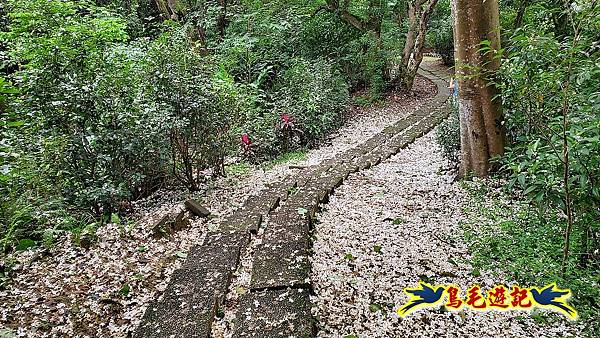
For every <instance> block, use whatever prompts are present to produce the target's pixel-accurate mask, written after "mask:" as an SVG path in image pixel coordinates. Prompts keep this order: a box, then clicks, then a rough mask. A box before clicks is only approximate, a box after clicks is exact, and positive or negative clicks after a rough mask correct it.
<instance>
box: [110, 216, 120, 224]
mask: <svg viewBox="0 0 600 338" xmlns="http://www.w3.org/2000/svg"><path fill="white" fill-rule="evenodd" d="M110 222H111V223H114V224H121V219H120V218H119V215H117V214H111V215H110Z"/></svg>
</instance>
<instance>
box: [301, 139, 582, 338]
mask: <svg viewBox="0 0 600 338" xmlns="http://www.w3.org/2000/svg"><path fill="white" fill-rule="evenodd" d="M449 167H450V165H449V164H448V163H447V162H446V161H445V160H444V159H443V158H442V155H441V153H440V149H439V148H438V146H437V144H436V142H435V134H434V132H430V133H429V134H427V135H426V136H424V137H422V138H420V139H418V140H417V141H416V142H415V143H413V144H412V145H411V146H409V147H408V148H406V149H403V150H401V152H400V153H399V154H397V155H396V156H393V157H392V158H390V159H388V160H387V161H385V162H383V163H382V164H380V165H378V166H376V167H374V168H371V169H370V170H367V171H362V172H359V173H356V174H353V175H351V176H350V177H349V179H348V180H347V181H345V182H344V184H343V185H342V186H341V187H340V188H339V189H337V190H336V192H335V193H334V194H333V196H331V198H330V202H329V204H327V205H326V207H325V208H326V209H325V210H324V211H323V212H322V213H321V214H320V215H319V216H318V221H319V223H318V224H317V226H316V233H315V240H314V255H313V257H312V264H313V265H312V277H311V278H312V282H313V285H314V288H315V296H314V297H313V302H314V304H315V308H314V309H313V312H314V315H315V316H316V318H317V319H318V321H319V324H318V326H319V334H318V337H346V336H352V335H356V336H357V337H525V336H530V337H535V336H540V337H546V336H567V335H575V336H576V335H577V332H578V331H577V327H576V325H572V324H571V323H569V322H567V321H566V320H562V319H561V320H558V321H556V322H553V323H550V324H547V325H545V326H540V325H538V324H536V322H535V321H534V320H533V319H532V318H531V317H529V315H528V313H526V312H522V311H519V312H513V311H511V312H502V313H500V312H474V311H471V310H461V311H460V312H458V313H451V312H442V311H439V310H436V309H424V310H421V311H418V312H414V313H412V314H410V315H409V316H407V317H405V318H404V319H403V318H400V317H398V316H397V315H396V310H397V309H398V307H399V306H401V305H403V304H405V303H406V302H407V301H408V297H407V295H406V294H405V293H404V292H403V290H404V288H406V287H415V286H417V283H418V281H419V280H420V279H421V280H433V283H435V284H455V285H458V286H459V287H460V288H461V289H462V290H463V291H462V292H463V295H462V296H463V297H464V292H465V291H464V290H465V289H466V288H467V287H469V286H471V285H473V284H479V285H480V286H481V287H482V289H483V290H489V289H490V288H491V287H493V286H495V285H497V284H501V283H504V284H506V285H512V284H515V282H514V281H511V280H506V278H505V277H502V276H501V277H495V274H494V273H492V272H491V271H481V272H480V274H481V275H478V276H477V277H474V276H473V274H472V271H473V268H472V267H471V266H470V265H469V264H468V261H469V255H468V252H467V245H466V244H465V243H464V242H463V241H462V232H461V229H460V226H459V225H460V222H461V221H462V220H465V217H466V215H465V214H464V213H463V212H462V210H463V209H462V206H463V205H464V204H465V203H466V202H467V200H466V198H467V193H466V192H465V191H463V190H462V189H461V187H460V184H459V183H454V182H453V181H454V173H452V172H451V171H449V170H447V169H448V168H449Z"/></svg>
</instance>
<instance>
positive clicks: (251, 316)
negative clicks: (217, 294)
mask: <svg viewBox="0 0 600 338" xmlns="http://www.w3.org/2000/svg"><path fill="white" fill-rule="evenodd" d="M237 318H238V322H237V323H236V326H235V330H234V334H233V337H235V338H250V337H252V338H287V337H294V338H311V337H314V336H315V331H316V329H315V327H314V325H313V320H312V317H311V314H310V298H309V292H308V290H305V289H286V290H264V291H259V292H250V293H248V294H246V295H244V297H243V298H242V300H241V303H240V306H239V309H238V312H237Z"/></svg>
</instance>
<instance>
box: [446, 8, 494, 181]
mask: <svg viewBox="0 0 600 338" xmlns="http://www.w3.org/2000/svg"><path fill="white" fill-rule="evenodd" d="M454 1H455V3H454V9H455V12H454V13H455V25H454V26H455V33H456V34H455V49H456V59H457V60H458V64H457V78H458V84H459V99H458V104H459V116H460V128H461V131H460V136H461V154H460V158H461V159H460V162H461V163H460V173H459V174H460V176H462V177H464V176H467V175H468V174H470V173H472V174H474V175H476V176H486V175H487V174H488V173H489V171H490V169H491V167H490V158H491V157H493V156H496V155H500V154H502V153H503V152H504V134H503V131H502V125H501V106H500V102H499V101H498V100H495V99H494V98H495V96H496V94H497V90H496V88H495V86H493V84H492V83H491V82H490V81H489V80H490V79H489V77H490V76H492V75H493V74H494V72H495V71H496V70H497V69H498V67H499V65H500V63H499V60H498V59H494V58H493V53H490V52H487V53H484V52H480V51H479V50H480V48H481V42H482V41H483V40H488V41H490V47H491V48H492V49H494V50H498V49H499V48H500V32H499V27H500V25H499V14H498V2H497V0H454Z"/></svg>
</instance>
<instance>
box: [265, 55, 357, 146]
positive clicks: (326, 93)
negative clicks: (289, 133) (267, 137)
mask: <svg viewBox="0 0 600 338" xmlns="http://www.w3.org/2000/svg"><path fill="white" fill-rule="evenodd" d="M274 97H275V102H276V103H275V107H276V108H275V109H276V111H277V113H279V114H286V115H288V116H290V117H291V119H292V121H293V122H294V124H295V125H296V127H297V128H299V129H300V130H301V131H302V134H303V138H304V143H310V142H312V141H314V140H318V139H319V138H321V137H322V136H323V135H324V134H325V132H327V131H328V130H330V129H331V128H333V127H334V126H335V124H336V122H337V121H339V116H340V114H341V113H342V112H343V111H344V110H345V108H346V106H347V104H348V101H349V95H348V87H347V85H346V83H345V82H344V80H343V79H342V77H341V76H340V75H339V73H338V72H337V71H335V70H334V69H333V67H332V65H331V64H330V63H328V62H326V61H323V60H311V61H308V60H304V59H295V60H293V61H292V64H291V65H290V67H289V68H288V69H287V70H286V71H285V72H284V73H283V74H282V77H281V79H280V80H279V81H278V82H277V84H276V91H275V94H274Z"/></svg>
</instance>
